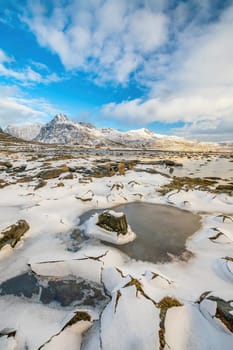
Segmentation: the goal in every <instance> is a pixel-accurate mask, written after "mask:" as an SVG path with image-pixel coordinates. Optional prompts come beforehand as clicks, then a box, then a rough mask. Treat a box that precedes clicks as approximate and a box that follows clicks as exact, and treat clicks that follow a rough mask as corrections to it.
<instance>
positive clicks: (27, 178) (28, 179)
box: [17, 176, 34, 183]
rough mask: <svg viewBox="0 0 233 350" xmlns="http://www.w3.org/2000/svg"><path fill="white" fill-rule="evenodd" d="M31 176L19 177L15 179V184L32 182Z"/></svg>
mask: <svg viewBox="0 0 233 350" xmlns="http://www.w3.org/2000/svg"><path fill="white" fill-rule="evenodd" d="M33 179H34V178H33V176H23V177H20V178H19V179H18V178H17V182H18V183H24V182H31V181H33Z"/></svg>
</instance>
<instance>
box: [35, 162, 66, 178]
mask: <svg viewBox="0 0 233 350" xmlns="http://www.w3.org/2000/svg"><path fill="white" fill-rule="evenodd" d="M67 172H69V168H68V166H67V165H65V164H64V165H61V166H60V167H57V168H51V169H46V170H42V171H41V172H40V173H39V174H38V175H37V177H39V178H41V179H43V180H49V179H54V178H56V177H59V176H60V175H61V174H62V173H67Z"/></svg>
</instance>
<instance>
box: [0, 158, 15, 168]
mask: <svg viewBox="0 0 233 350" xmlns="http://www.w3.org/2000/svg"><path fill="white" fill-rule="evenodd" d="M0 166H1V167H5V168H8V169H9V168H12V166H13V165H12V164H11V162H8V161H7V160H6V161H3V160H2V161H0Z"/></svg>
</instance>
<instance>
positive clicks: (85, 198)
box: [75, 190, 95, 202]
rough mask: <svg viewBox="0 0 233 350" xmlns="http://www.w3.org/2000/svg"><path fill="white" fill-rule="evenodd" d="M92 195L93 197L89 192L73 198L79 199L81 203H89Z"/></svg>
mask: <svg viewBox="0 0 233 350" xmlns="http://www.w3.org/2000/svg"><path fill="white" fill-rule="evenodd" d="M94 195H95V194H94V192H93V191H92V190H89V191H87V192H86V193H85V194H84V195H82V196H75V198H76V199H80V200H81V201H82V202H89V201H92V199H93V197H94Z"/></svg>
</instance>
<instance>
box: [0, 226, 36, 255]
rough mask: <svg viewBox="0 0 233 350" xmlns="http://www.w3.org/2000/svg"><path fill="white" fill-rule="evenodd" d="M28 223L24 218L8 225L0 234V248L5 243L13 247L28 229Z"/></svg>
mask: <svg viewBox="0 0 233 350" xmlns="http://www.w3.org/2000/svg"><path fill="white" fill-rule="evenodd" d="M29 228H30V227H29V225H28V223H27V221H25V220H19V221H17V222H16V223H15V224H13V225H11V226H8V227H7V228H5V230H3V231H2V232H1V234H0V249H1V248H2V247H3V246H5V245H6V244H10V245H11V247H12V248H13V247H15V245H16V244H17V242H18V241H19V240H20V238H21V237H22V236H23V235H24V233H25V232H27V231H28V230H29Z"/></svg>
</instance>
